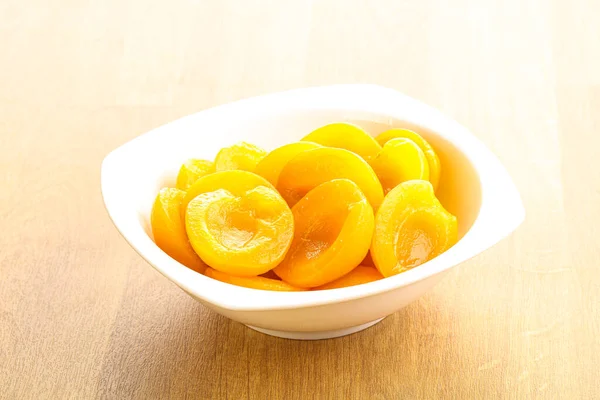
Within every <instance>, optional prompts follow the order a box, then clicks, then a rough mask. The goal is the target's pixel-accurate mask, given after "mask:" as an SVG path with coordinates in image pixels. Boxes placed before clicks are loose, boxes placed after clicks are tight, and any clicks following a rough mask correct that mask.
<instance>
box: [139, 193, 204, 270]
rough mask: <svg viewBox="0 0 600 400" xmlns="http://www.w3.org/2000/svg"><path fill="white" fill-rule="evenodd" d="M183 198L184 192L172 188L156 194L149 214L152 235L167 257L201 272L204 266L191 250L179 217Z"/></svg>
mask: <svg viewBox="0 0 600 400" xmlns="http://www.w3.org/2000/svg"><path fill="white" fill-rule="evenodd" d="M184 196H185V192H183V191H181V190H179V189H174V188H164V189H161V190H160V192H158V195H157V196H156V200H155V201H154V205H153V206H152V212H151V214H150V224H151V226H152V234H153V236H154V242H155V243H156V245H157V246H158V247H160V248H161V249H162V250H163V251H164V252H165V253H167V254H168V255H169V256H171V257H172V258H174V259H175V260H177V261H179V262H180V263H181V264H183V265H185V266H186V267H188V268H191V269H193V270H194V271H197V272H203V271H204V269H205V268H206V265H205V264H204V263H203V262H202V260H201V259H200V257H198V255H197V254H196V253H195V252H194V249H192V246H191V245H190V242H189V240H188V237H187V234H186V232H185V225H184V223H183V218H182V216H181V201H182V200H183V197H184Z"/></svg>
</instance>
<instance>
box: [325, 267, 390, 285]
mask: <svg viewBox="0 0 600 400" xmlns="http://www.w3.org/2000/svg"><path fill="white" fill-rule="evenodd" d="M379 279H383V275H381V273H380V272H379V271H378V270H377V269H376V268H373V267H366V266H363V265H359V266H358V267H356V268H354V269H353V270H352V271H350V272H348V273H347V274H346V275H344V276H342V277H341V278H339V279H336V280H335V281H333V282H329V283H327V284H325V285H322V286H318V287H316V288H314V290H327V289H338V288H343V287H349V286H356V285H362V284H363V283H369V282H375V281H378V280H379Z"/></svg>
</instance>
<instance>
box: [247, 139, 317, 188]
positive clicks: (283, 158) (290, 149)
mask: <svg viewBox="0 0 600 400" xmlns="http://www.w3.org/2000/svg"><path fill="white" fill-rule="evenodd" d="M318 147H321V145H319V144H316V143H312V142H295V143H289V144H286V145H283V146H281V147H278V148H276V149H275V150H273V151H271V152H270V153H269V154H267V156H266V157H265V158H263V159H262V160H260V162H259V163H258V165H257V166H256V169H255V171H254V172H255V173H256V174H258V175H260V176H262V177H263V178H265V179H266V180H268V181H269V182H271V184H273V186H277V181H279V174H280V173H281V170H282V169H283V167H284V166H285V165H286V164H287V163H288V162H289V161H290V160H291V159H292V158H294V157H295V156H297V155H298V154H300V153H302V152H303V151H306V150H312V149H316V148H318Z"/></svg>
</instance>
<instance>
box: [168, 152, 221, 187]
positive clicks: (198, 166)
mask: <svg viewBox="0 0 600 400" xmlns="http://www.w3.org/2000/svg"><path fill="white" fill-rule="evenodd" d="M213 172H215V166H214V164H213V163H212V161H207V160H198V159H196V158H191V159H189V160H187V161H186V162H184V163H183V165H182V166H181V168H180V169H179V174H177V184H176V186H177V189H181V190H187V189H188V188H189V187H190V186H192V185H193V184H194V182H196V181H197V180H198V179H199V178H201V177H203V176H204V175H208V174H211V173H213Z"/></svg>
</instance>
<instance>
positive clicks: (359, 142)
mask: <svg viewBox="0 0 600 400" xmlns="http://www.w3.org/2000/svg"><path fill="white" fill-rule="evenodd" d="M302 140H305V141H309V142H315V143H318V144H322V145H323V146H327V147H337V148H340V149H346V150H349V151H351V152H353V153H356V154H358V155H359V156H361V157H362V158H364V159H365V160H367V161H369V160H371V159H372V158H374V157H375V156H377V154H378V153H379V151H381V146H380V145H379V143H377V141H376V140H375V139H374V138H373V137H372V136H371V135H369V134H368V133H367V132H365V131H363V130H362V129H361V128H359V127H358V126H356V125H353V124H349V123H347V122H337V123H333V124H329V125H325V126H322V127H320V128H318V129H316V130H314V131H312V132H311V133H309V134H308V135H306V136H305V137H303V138H302Z"/></svg>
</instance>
